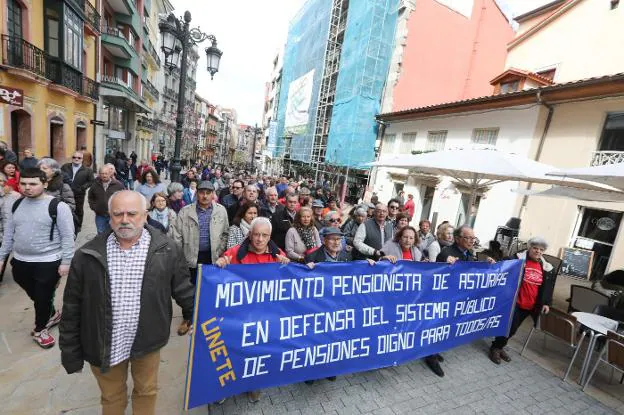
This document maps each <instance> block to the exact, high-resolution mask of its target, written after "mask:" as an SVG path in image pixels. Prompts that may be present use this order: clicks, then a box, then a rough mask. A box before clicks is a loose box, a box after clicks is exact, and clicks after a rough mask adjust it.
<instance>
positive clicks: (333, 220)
mask: <svg viewBox="0 0 624 415" xmlns="http://www.w3.org/2000/svg"><path fill="white" fill-rule="evenodd" d="M329 221H330V222H332V223H340V222H341V220H340V219H330V220H329Z"/></svg>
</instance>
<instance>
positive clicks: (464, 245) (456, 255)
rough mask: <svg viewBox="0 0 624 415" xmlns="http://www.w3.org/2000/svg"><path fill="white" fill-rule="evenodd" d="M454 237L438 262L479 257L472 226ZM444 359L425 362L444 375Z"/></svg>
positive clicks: (462, 228) (468, 259) (437, 356)
mask: <svg viewBox="0 0 624 415" xmlns="http://www.w3.org/2000/svg"><path fill="white" fill-rule="evenodd" d="M453 237H454V238H455V243H453V245H450V246H446V247H444V248H443V249H442V251H440V253H439V254H438V257H437V258H436V262H446V263H448V264H454V263H455V262H457V261H477V257H476V255H475V254H474V252H473V251H472V248H473V247H474V243H475V240H476V238H475V236H474V231H473V230H472V228H471V227H470V226H468V225H462V226H460V227H458V228H457V229H455V231H454V232H453ZM443 361H444V358H443V357H442V356H441V355H439V354H434V355H431V356H427V357H425V364H426V365H427V366H428V367H429V369H431V371H432V372H433V373H435V374H436V375H438V376H440V377H444V370H442V366H440V363H441V362H443Z"/></svg>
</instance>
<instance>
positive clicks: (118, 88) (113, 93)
mask: <svg viewBox="0 0 624 415" xmlns="http://www.w3.org/2000/svg"><path fill="white" fill-rule="evenodd" d="M100 88H101V90H100V95H102V96H103V97H104V98H105V99H104V101H105V104H108V105H113V106H116V107H120V108H126V109H127V110H129V111H133V112H137V113H144V114H150V113H151V112H152V110H151V109H150V108H148V107H147V106H146V105H145V104H144V103H143V100H142V98H140V97H139V96H138V95H137V93H136V92H134V90H133V89H132V88H130V87H129V86H128V85H127V84H126V82H124V80H123V79H120V78H118V77H116V76H112V75H103V76H102V83H101V85H100Z"/></svg>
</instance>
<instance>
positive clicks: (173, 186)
mask: <svg viewBox="0 0 624 415" xmlns="http://www.w3.org/2000/svg"><path fill="white" fill-rule="evenodd" d="M167 192H169V207H170V208H171V209H173V211H174V212H175V213H176V214H177V213H179V212H180V210H182V208H183V207H184V206H186V203H185V202H184V199H183V198H182V196H183V194H184V186H182V184H181V183H178V182H172V183H170V184H169V186H168V187H167Z"/></svg>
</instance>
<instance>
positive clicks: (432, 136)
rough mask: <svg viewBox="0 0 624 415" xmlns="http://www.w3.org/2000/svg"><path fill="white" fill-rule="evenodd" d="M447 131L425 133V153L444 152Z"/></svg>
mask: <svg viewBox="0 0 624 415" xmlns="http://www.w3.org/2000/svg"><path fill="white" fill-rule="evenodd" d="M447 134H448V131H446V130H442V131H429V132H428V133H427V145H426V146H425V151H440V150H444V145H445V144H446V135H447Z"/></svg>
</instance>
